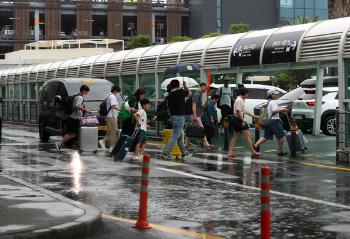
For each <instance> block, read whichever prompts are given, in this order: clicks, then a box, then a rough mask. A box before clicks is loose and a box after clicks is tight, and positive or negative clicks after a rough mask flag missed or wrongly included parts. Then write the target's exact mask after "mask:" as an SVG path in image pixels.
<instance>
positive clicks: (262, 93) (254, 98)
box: [210, 84, 287, 126]
mask: <svg viewBox="0 0 350 239" xmlns="http://www.w3.org/2000/svg"><path fill="white" fill-rule="evenodd" d="M222 86H223V84H211V85H210V89H211V95H213V94H215V92H217V90H218V89H219V88H220V87H222ZM229 86H230V87H231V88H232V91H233V92H232V93H233V96H234V98H236V97H237V89H236V85H235V84H230V85H229ZM244 87H246V88H248V90H249V95H248V99H246V101H245V108H246V110H247V111H248V112H251V113H254V108H255V106H257V105H259V104H262V103H265V102H267V99H266V98H267V91H268V90H271V89H273V90H276V91H278V92H280V96H282V95H284V94H285V93H287V92H286V91H285V90H283V89H281V88H278V87H275V86H270V85H261V84H244ZM218 119H221V112H220V110H219V109H218ZM245 119H246V121H247V123H248V124H249V125H251V126H252V125H253V121H252V118H251V117H249V116H246V117H245Z"/></svg>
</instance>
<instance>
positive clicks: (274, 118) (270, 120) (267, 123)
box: [254, 90, 289, 156]
mask: <svg viewBox="0 0 350 239" xmlns="http://www.w3.org/2000/svg"><path fill="white" fill-rule="evenodd" d="M278 94H279V92H278V91H275V90H269V91H268V92H267V98H268V100H269V102H268V103H267V106H266V109H264V113H263V112H262V114H263V115H262V116H261V117H260V118H261V119H260V120H261V121H262V122H263V126H264V127H265V132H264V137H261V138H260V139H259V140H258V142H256V143H255V144H254V148H255V149H256V148H258V147H259V146H260V145H261V144H263V143H265V142H266V141H267V140H272V139H273V136H275V137H276V138H277V143H278V156H285V155H287V154H288V153H286V152H283V143H284V138H285V133H284V130H283V125H282V121H281V119H280V116H279V113H282V112H288V111H289V110H288V109H286V108H281V107H278V104H277V101H276V100H277V99H278ZM266 113H267V115H265V114H266Z"/></svg>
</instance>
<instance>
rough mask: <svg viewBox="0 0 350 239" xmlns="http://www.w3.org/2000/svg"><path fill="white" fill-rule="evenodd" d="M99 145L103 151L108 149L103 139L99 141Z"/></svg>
mask: <svg viewBox="0 0 350 239" xmlns="http://www.w3.org/2000/svg"><path fill="white" fill-rule="evenodd" d="M98 143H99V144H100V147H101V149H107V148H106V144H105V142H104V141H103V139H101V140H99V141H98Z"/></svg>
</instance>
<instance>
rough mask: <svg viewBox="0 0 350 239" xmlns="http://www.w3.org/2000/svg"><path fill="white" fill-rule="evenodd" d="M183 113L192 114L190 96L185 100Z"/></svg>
mask: <svg viewBox="0 0 350 239" xmlns="http://www.w3.org/2000/svg"><path fill="white" fill-rule="evenodd" d="M185 113H186V115H192V96H190V97H188V98H187V100H186V102H185Z"/></svg>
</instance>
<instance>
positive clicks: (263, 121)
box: [259, 101, 270, 128]
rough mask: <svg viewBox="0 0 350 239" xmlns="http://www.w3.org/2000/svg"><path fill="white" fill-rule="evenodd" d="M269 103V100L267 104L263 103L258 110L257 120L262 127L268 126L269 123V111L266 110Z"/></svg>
mask: <svg viewBox="0 0 350 239" xmlns="http://www.w3.org/2000/svg"><path fill="white" fill-rule="evenodd" d="M269 103H270V101H269V102H267V104H264V105H263V106H262V108H261V110H260V115H259V121H260V126H261V127H263V128H264V127H266V126H268V125H269V123H270V117H269V111H268V110H267V107H268V105H269Z"/></svg>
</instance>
